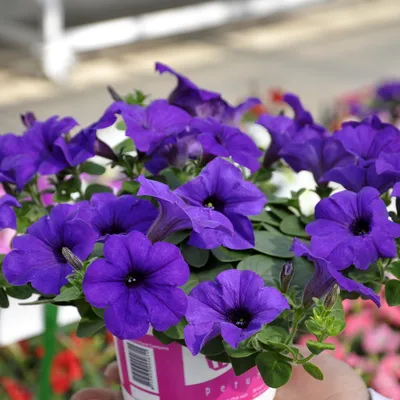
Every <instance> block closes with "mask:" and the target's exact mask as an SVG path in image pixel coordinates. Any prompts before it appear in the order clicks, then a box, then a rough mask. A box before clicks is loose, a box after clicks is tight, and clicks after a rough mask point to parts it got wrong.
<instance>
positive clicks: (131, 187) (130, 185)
mask: <svg viewBox="0 0 400 400" xmlns="http://www.w3.org/2000/svg"><path fill="white" fill-rule="evenodd" d="M139 188H140V183H139V182H131V181H125V182H124V183H123V184H122V190H123V191H124V192H127V193H130V194H133V195H135V196H136V194H137V192H138V191H139Z"/></svg>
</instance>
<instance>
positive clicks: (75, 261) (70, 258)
mask: <svg viewBox="0 0 400 400" xmlns="http://www.w3.org/2000/svg"><path fill="white" fill-rule="evenodd" d="M61 253H62V255H63V256H64V258H65V260H66V261H67V263H68V264H69V265H70V266H71V267H72V268H73V269H75V270H76V271H80V270H81V269H82V268H83V264H82V261H81V260H80V259H79V258H78V257H77V256H76V255H75V254H74V253H73V252H72V251H71V250H70V249H69V248H68V247H63V248H62V249H61Z"/></svg>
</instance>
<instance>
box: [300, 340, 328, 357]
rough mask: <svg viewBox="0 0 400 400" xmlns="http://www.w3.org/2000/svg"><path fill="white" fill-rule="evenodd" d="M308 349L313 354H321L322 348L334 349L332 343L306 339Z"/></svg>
mask: <svg viewBox="0 0 400 400" xmlns="http://www.w3.org/2000/svg"><path fill="white" fill-rule="evenodd" d="M306 345H307V348H308V350H310V351H311V353H313V354H316V355H318V354H321V353H322V352H323V351H324V350H335V345H334V344H332V343H320V342H314V341H313V340H307V342H306Z"/></svg>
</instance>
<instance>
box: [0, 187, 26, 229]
mask: <svg viewBox="0 0 400 400" xmlns="http://www.w3.org/2000/svg"><path fill="white" fill-rule="evenodd" d="M13 207H21V204H20V203H19V202H18V200H17V199H16V198H14V197H12V196H10V195H9V194H5V195H4V196H1V197H0V230H1V229H5V228H11V229H17V217H16V215H15V212H14V210H13Z"/></svg>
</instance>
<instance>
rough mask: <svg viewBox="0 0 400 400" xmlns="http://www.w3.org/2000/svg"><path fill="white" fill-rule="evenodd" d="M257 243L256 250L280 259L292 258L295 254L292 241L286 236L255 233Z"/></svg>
mask: <svg viewBox="0 0 400 400" xmlns="http://www.w3.org/2000/svg"><path fill="white" fill-rule="evenodd" d="M254 235H255V239H256V243H255V246H254V248H255V250H257V251H258V252H260V253H263V254H267V255H269V256H274V257H279V258H292V257H293V252H292V251H290V248H291V247H292V240H291V239H289V238H288V237H286V236H284V235H279V234H276V233H273V232H262V231H257V232H254Z"/></svg>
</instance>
